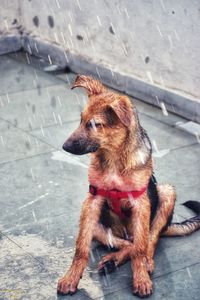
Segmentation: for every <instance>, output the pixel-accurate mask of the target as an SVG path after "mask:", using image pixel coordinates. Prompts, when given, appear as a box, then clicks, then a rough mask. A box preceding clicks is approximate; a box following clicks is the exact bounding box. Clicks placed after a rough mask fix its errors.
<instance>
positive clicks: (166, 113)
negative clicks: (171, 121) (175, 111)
mask: <svg viewBox="0 0 200 300" xmlns="http://www.w3.org/2000/svg"><path fill="white" fill-rule="evenodd" d="M160 106H161V109H162V112H163V115H164V116H168V111H167V109H166V107H165V104H164V102H161V103H160Z"/></svg>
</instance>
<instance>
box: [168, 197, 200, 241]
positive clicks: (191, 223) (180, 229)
mask: <svg viewBox="0 0 200 300" xmlns="http://www.w3.org/2000/svg"><path fill="white" fill-rule="evenodd" d="M183 205H185V206H186V207H188V208H189V209H191V210H192V211H193V212H195V213H196V214H197V216H195V217H193V218H190V219H187V220H185V221H183V222H181V223H172V224H171V225H169V226H168V227H167V229H166V230H165V231H164V232H163V233H162V236H183V235H188V234H191V233H192V232H194V231H196V230H198V229H200V202H197V201H187V202H185V203H183Z"/></svg>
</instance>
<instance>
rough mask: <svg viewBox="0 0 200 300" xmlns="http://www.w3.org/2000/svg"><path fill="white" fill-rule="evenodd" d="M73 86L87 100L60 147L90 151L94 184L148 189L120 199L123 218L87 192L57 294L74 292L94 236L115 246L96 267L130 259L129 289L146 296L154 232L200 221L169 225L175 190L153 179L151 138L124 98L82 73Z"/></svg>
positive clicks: (149, 288) (149, 286)
mask: <svg viewBox="0 0 200 300" xmlns="http://www.w3.org/2000/svg"><path fill="white" fill-rule="evenodd" d="M75 87H83V88H85V89H86V91H87V93H88V97H89V100H88V103H87V105H86V107H85V109H84V111H83V112H82V113H81V123H80V126H79V127H78V128H77V130H75V132H74V133H73V134H72V135H71V136H70V137H69V138H68V139H67V141H66V142H65V143H64V145H63V149H64V150H65V151H67V152H70V153H74V154H79V155H82V154H85V153H91V154H90V156H91V162H90V167H89V172H88V179H89V183H90V184H91V185H93V186H95V187H97V188H101V189H105V190H113V189H117V190H119V191H127V192H129V191H133V190H140V189H142V188H143V187H144V186H147V191H146V192H145V193H144V194H142V195H141V196H140V197H139V198H138V199H135V200H134V199H131V198H125V199H120V200H119V201H120V204H121V210H122V211H123V213H124V214H125V216H126V217H125V219H123V220H122V219H120V218H119V216H117V215H116V214H115V213H114V212H113V211H112V209H111V203H110V201H109V199H104V198H103V197H101V196H93V195H91V194H90V193H88V195H87V197H86V199H85V201H84V203H83V206H82V210H81V217H80V229H79V234H78V238H77V241H76V251H75V256H74V259H73V262H72V265H71V267H70V269H69V270H68V272H67V273H66V274H65V275H64V276H63V278H61V279H60V280H59V283H58V293H59V294H73V293H75V292H76V290H77V286H78V283H79V280H80V278H81V276H82V273H83V271H84V269H85V267H86V265H87V261H88V257H89V251H90V245H91V241H92V240H93V239H95V240H97V241H99V242H101V243H102V244H104V245H106V246H112V247H114V248H115V249H118V251H117V252H114V253H110V254H108V255H106V256H104V257H103V258H102V259H101V261H100V263H99V270H100V271H105V270H107V271H108V270H109V271H110V270H111V269H113V266H116V265H120V264H122V263H124V262H125V261H126V260H128V259H131V266H132V270H133V293H134V294H136V295H138V296H140V297H146V296H149V295H150V294H151V293H152V289H153V288H152V281H151V278H150V275H149V274H150V273H151V272H153V269H154V260H153V257H154V252H155V249H156V245H157V242H158V240H159V237H160V236H161V235H175V234H176V233H178V234H179V235H181V234H180V233H184V232H185V233H191V232H193V231H194V230H197V229H198V228H200V221H199V219H198V218H197V219H195V220H192V219H191V220H190V221H188V222H186V224H182V225H180V224H175V225H174V224H171V219H172V214H173V209H174V203H175V199H176V194H175V190H174V187H172V186H171V185H168V184H165V185H158V184H157V182H156V179H155V177H154V175H153V163H152V149H151V143H150V140H149V138H148V135H147V133H146V131H145V130H144V129H143V128H142V127H141V125H140V123H139V120H138V115H137V111H136V108H135V107H134V106H133V104H132V103H131V101H130V100H129V98H128V97H127V96H124V95H120V94H117V93H113V92H111V91H109V90H108V89H106V88H105V87H104V86H103V85H102V84H101V83H100V82H99V81H97V80H94V79H92V78H91V77H87V76H83V75H82V76H80V75H79V76H77V79H76V81H75V83H74V85H73V88H75ZM188 206H189V205H188ZM191 224H192V225H191ZM194 224H195V225H194ZM188 228H189V229H188ZM106 268H107V269H106Z"/></svg>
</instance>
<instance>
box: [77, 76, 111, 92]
mask: <svg viewBox="0 0 200 300" xmlns="http://www.w3.org/2000/svg"><path fill="white" fill-rule="evenodd" d="M76 87H83V88H85V89H86V91H87V93H88V96H92V95H99V94H101V93H103V92H105V91H106V88H105V87H104V86H103V84H101V83H100V82H99V81H98V80H95V79H93V78H91V77H89V76H85V75H78V76H77V77H76V80H75V82H74V84H73V85H72V89H74V88H76Z"/></svg>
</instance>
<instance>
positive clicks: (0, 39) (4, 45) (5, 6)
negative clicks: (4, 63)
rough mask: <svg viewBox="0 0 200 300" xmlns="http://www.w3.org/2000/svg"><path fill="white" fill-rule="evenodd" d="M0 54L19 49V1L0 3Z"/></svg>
mask: <svg viewBox="0 0 200 300" xmlns="http://www.w3.org/2000/svg"><path fill="white" fill-rule="evenodd" d="M0 4H1V6H0V54H4V53H8V52H13V51H17V50H19V49H20V48H21V37H20V33H19V30H20V29H21V27H20V24H21V21H20V5H19V0H9V1H8V0H1V1H0Z"/></svg>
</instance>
